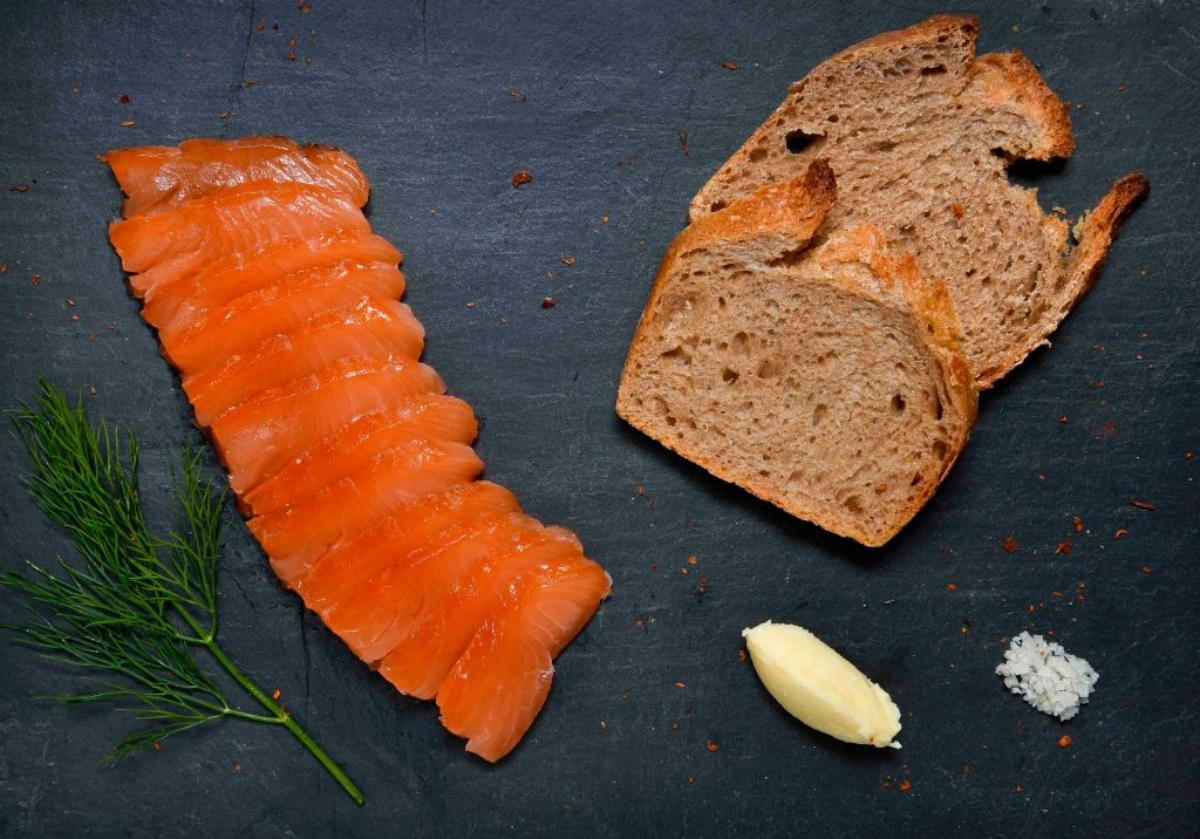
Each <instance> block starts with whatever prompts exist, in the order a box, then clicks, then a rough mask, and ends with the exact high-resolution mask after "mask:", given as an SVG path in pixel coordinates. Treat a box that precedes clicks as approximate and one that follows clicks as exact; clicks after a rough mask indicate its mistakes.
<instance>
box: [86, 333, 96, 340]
mask: <svg viewBox="0 0 1200 839" xmlns="http://www.w3.org/2000/svg"><path fill="white" fill-rule="evenodd" d="M88 340H89V341H95V340H96V333H95V332H89V333H88Z"/></svg>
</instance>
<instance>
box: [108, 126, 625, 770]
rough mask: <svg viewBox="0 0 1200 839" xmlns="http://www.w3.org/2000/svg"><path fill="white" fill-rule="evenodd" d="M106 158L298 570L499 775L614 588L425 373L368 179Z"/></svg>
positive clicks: (237, 456) (163, 319) (135, 237)
mask: <svg viewBox="0 0 1200 839" xmlns="http://www.w3.org/2000/svg"><path fill="white" fill-rule="evenodd" d="M107 161H108V163H109V164H110V166H111V167H112V170H113V174H114V175H115V176H116V178H117V180H118V183H119V184H120V186H121V188H122V190H123V191H124V192H125V194H126V196H127V197H126V201H125V203H124V207H123V210H124V216H125V217H124V219H123V220H120V221H116V222H113V224H112V225H110V227H109V237H110V239H111V240H112V244H113V247H114V248H115V249H116V251H117V253H118V255H119V256H120V258H121V263H122V265H123V266H124V268H125V270H126V271H128V272H129V273H130V274H131V276H130V280H129V282H130V286H131V288H132V291H133V293H134V294H135V295H136V296H137V297H139V298H141V300H142V303H143V309H142V315H143V317H144V318H145V320H146V321H147V322H148V323H149V324H151V325H152V326H153V327H155V328H156V329H157V330H158V331H159V338H160V339H161V342H162V346H163V352H164V354H165V355H166V357H167V358H168V360H169V361H170V362H171V363H172V364H173V365H174V366H175V367H176V368H177V369H178V370H179V371H180V373H181V375H182V377H183V387H184V391H185V393H186V394H187V396H188V399H189V401H190V402H191V405H192V408H193V410H194V411H195V416H196V422H197V424H198V425H200V426H201V427H205V428H207V430H208V432H209V434H210V435H211V438H212V440H213V443H214V445H215V446H216V448H217V451H218V452H219V454H220V456H221V459H222V460H223V461H224V463H225V465H226V467H227V468H228V469H229V481H230V485H231V487H232V488H233V490H234V492H235V493H236V494H237V496H238V505H239V509H241V510H242V512H244V513H245V514H246V515H247V516H249V517H250V521H249V528H250V530H251V532H252V533H253V534H254V535H255V537H256V538H257V539H258V541H259V544H260V545H262V548H263V550H264V551H265V552H266V554H267V557H268V559H269V561H270V564H271V567H272V568H273V569H274V571H275V573H276V575H277V576H278V578H279V579H280V581H281V582H282V583H283V584H284V585H285V586H287V587H289V588H291V589H292V590H293V591H295V592H296V593H297V594H298V595H299V596H300V597H301V598H302V599H303V601H304V603H305V605H306V606H307V607H308V608H309V609H312V610H313V611H314V612H316V613H317V614H318V615H319V616H320V617H321V619H322V620H323V621H324V622H325V624H326V626H328V627H329V628H330V629H331V630H332V631H333V632H334V633H335V634H336V635H337V636H338V637H340V638H341V639H342V640H343V641H344V642H345V643H346V644H347V645H348V646H349V647H350V649H351V650H353V651H354V653H355V654H356V655H358V656H359V657H360V658H362V659H363V660H364V661H365V662H367V663H368V664H370V665H371V666H372V667H377V668H378V670H379V671H380V672H381V673H382V675H383V676H384V677H385V678H386V679H388V680H389V681H390V682H391V683H392V684H393V685H394V686H395V687H396V688H397V689H398V690H400V691H402V692H404V693H407V694H410V695H412V696H417V697H421V698H424V699H430V698H435V697H436V699H437V702H438V705H439V707H440V709H441V714H442V721H443V723H444V724H445V725H446V727H447V728H448V729H450V730H451V731H453V732H454V733H456V734H458V735H460V736H462V737H465V738H467V741H468V742H467V749H468V751H471V752H473V753H475V754H477V755H480V756H481V757H483V758H485V759H487V760H491V761H495V760H499V759H500V758H502V757H503V756H504V755H506V754H507V753H508V752H510V751H511V750H512V749H513V748H514V747H515V746H516V744H517V743H518V742H519V741H520V739H521V737H522V736H523V734H524V733H525V732H526V731H527V730H528V728H529V726H530V725H531V724H532V723H533V720H534V718H535V717H536V716H537V714H538V712H539V710H540V709H541V707H542V704H543V702H545V700H546V696H547V693H548V692H549V689H550V680H551V674H552V673H553V664H552V661H553V659H554V657H555V656H556V655H557V654H558V653H559V652H560V651H561V650H562V649H563V648H564V647H565V646H566V645H567V644H568V643H569V642H570V641H571V639H572V638H574V637H575V635H576V634H577V633H578V632H579V631H580V629H582V627H583V626H584V625H585V624H586V623H587V621H588V619H589V618H590V617H591V615H592V614H593V613H594V612H595V611H596V609H597V608H598V606H599V604H600V601H601V600H602V599H603V598H604V597H606V596H607V594H608V591H609V586H610V581H609V579H608V576H607V575H606V574H605V573H604V572H603V571H602V570H601V569H600V567H599V566H597V565H596V564H595V563H593V562H592V561H591V560H589V559H587V558H586V557H585V556H584V553H583V548H582V546H581V545H580V544H579V540H578V539H576V538H575V535H574V534H572V533H571V532H570V531H568V530H565V529H563V528H561V527H546V526H544V525H543V524H542V523H540V522H539V521H537V520H536V519H534V518H532V517H531V516H528V515H526V514H525V513H523V512H522V511H521V508H520V505H519V504H518V503H517V500H516V498H515V497H514V496H513V494H512V493H511V492H509V491H508V490H507V489H505V488H504V487H501V486H498V485H497V484H494V483H491V482H490V481H483V480H479V476H480V474H481V472H482V470H483V462H482V461H481V460H480V459H479V457H478V455H476V453H475V451H474V450H473V449H472V448H471V443H472V442H473V441H474V439H475V434H476V431H477V430H478V423H477V421H476V418H475V414H474V412H473V411H472V410H471V408H470V406H468V405H467V404H466V403H465V402H463V401H462V400H459V399H456V398H454V397H452V396H447V395H446V394H445V389H446V388H445V384H444V383H443V382H442V380H441V378H440V377H439V376H438V374H437V373H436V372H435V371H434V370H433V368H431V367H429V366H428V365H425V364H422V363H421V362H420V356H421V353H422V350H423V348H424V337H425V333H424V329H423V328H422V326H421V324H420V322H419V321H417V319H416V318H415V317H414V315H413V313H412V312H411V311H410V310H409V308H408V306H406V305H404V304H403V303H401V302H400V301H399V298H400V297H401V296H402V295H403V293H404V290H405V278H404V274H403V273H401V271H400V269H399V264H400V262H401V260H402V256H401V254H400V252H399V251H398V250H396V248H394V247H393V246H392V245H391V244H389V243H388V242H387V241H386V240H385V239H383V238H382V237H380V236H377V235H375V234H373V233H371V230H370V225H369V224H368V223H367V220H366V218H365V217H364V216H363V213H362V210H361V207H362V206H363V205H364V204H365V203H366V200H367V196H368V184H367V180H366V178H365V177H363V174H362V172H361V171H360V170H359V168H358V166H357V164H355V162H354V161H353V160H352V159H351V158H350V157H349V155H347V154H345V152H342V151H340V150H338V149H334V148H330V147H326V146H301V145H298V144H296V143H295V142H293V141H291V140H288V139H286V138H282V137H251V138H246V139H242V140H189V141H186V142H184V143H182V144H180V146H178V147H168V146H147V147H143V148H132V149H120V150H116V151H112V152H110V153H109V154H108V156H107Z"/></svg>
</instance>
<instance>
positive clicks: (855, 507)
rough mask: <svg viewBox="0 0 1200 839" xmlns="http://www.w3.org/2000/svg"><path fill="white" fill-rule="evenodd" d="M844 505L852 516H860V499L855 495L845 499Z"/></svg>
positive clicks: (861, 509)
mask: <svg viewBox="0 0 1200 839" xmlns="http://www.w3.org/2000/svg"><path fill="white" fill-rule="evenodd" d="M845 504H846V509H847V510H849V511H850V512H852V513H854V515H856V516H858V515H862V511H863V505H862V499H861V498H859V497H858V496H857V495H851V496H850V497H849V498H847V499H846V501H845Z"/></svg>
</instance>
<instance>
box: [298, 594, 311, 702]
mask: <svg viewBox="0 0 1200 839" xmlns="http://www.w3.org/2000/svg"><path fill="white" fill-rule="evenodd" d="M300 644H301V646H302V647H303V648H304V716H306V717H307V716H308V689H309V673H310V671H311V670H312V658H311V657H310V656H309V653H308V612H307V611H305V610H304V609H303V608H301V610H300Z"/></svg>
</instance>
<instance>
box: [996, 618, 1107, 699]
mask: <svg viewBox="0 0 1200 839" xmlns="http://www.w3.org/2000/svg"><path fill="white" fill-rule="evenodd" d="M996 675H998V676H1003V677H1004V685H1005V687H1007V688H1008V689H1009V690H1011V691H1012V692H1013V693H1015V694H1017V695H1019V696H1023V697H1025V701H1026V702H1028V703H1029V704H1030V705H1032V706H1033V707H1035V708H1037V709H1038V710H1039V711H1041V712H1042V713H1044V714H1049V715H1051V716H1053V717H1058V718H1059V719H1060V720H1064V721H1065V720H1069V719H1071V718H1072V717H1073V716H1075V715H1076V714H1078V713H1079V706H1080V705H1084V704H1086V703H1087V701H1088V697H1090V696H1091V694H1092V689H1093V688H1094V687H1095V685H1096V681H1097V680H1098V679H1099V678H1100V674H1099V673H1097V672H1096V671H1095V670H1093V669H1092V665H1090V664H1088V662H1087V661H1086V660H1085V659H1082V658H1080V657H1079V656H1075V655H1071V654H1070V653H1068V652H1067V651H1066V650H1064V649H1063V648H1062V645H1061V644H1055V643H1047V642H1046V639H1045V638H1043V637H1042V636H1041V635H1030V634H1029V633H1028V632H1022V633H1021V634H1020V635H1018V636H1017V637H1015V638H1013V639H1012V644H1011V645H1010V646H1009V648H1008V649H1007V650H1005V651H1004V663H1003V664H1001V665H1000V666H999V667H997V668H996Z"/></svg>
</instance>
